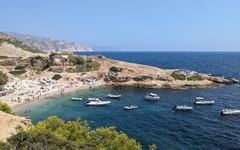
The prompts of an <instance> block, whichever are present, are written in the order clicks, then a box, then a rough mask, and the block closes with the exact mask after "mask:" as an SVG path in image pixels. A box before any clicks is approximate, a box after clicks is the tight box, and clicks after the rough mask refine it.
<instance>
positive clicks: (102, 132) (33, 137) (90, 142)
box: [0, 116, 156, 150]
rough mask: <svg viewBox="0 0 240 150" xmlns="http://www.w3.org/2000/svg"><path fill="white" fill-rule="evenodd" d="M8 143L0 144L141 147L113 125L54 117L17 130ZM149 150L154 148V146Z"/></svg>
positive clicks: (91, 149)
mask: <svg viewBox="0 0 240 150" xmlns="http://www.w3.org/2000/svg"><path fill="white" fill-rule="evenodd" d="M7 142H8V143H2V144H0V145H2V146H4V147H6V148H8V149H10V147H11V149H17V150H25V149H49V150H54V149H65V150H81V149H86V150H97V149H99V150H100V149H101V150H141V145H140V144H139V143H138V142H136V140H134V139H131V138H129V137H128V136H127V135H126V134H125V133H123V132H118V131H116V130H115V129H112V128H97V129H95V130H90V129H89V126H88V125H87V123H86V122H83V121H80V119H77V120H76V121H68V122H64V121H63V120H62V119H59V118H58V117H56V116H50V117H49V118H48V119H47V120H43V121H40V122H38V123H37V124H36V125H35V126H32V127H29V128H27V129H19V131H18V132H17V134H16V135H13V136H12V137H10V138H9V139H8V141H7ZM149 149H151V150H156V145H152V146H150V147H149ZM6 150H7V149H6Z"/></svg>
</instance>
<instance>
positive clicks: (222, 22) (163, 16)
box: [0, 0, 240, 51]
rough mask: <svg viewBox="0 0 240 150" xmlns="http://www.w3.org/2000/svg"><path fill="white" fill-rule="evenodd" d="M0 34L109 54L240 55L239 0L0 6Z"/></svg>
mask: <svg viewBox="0 0 240 150" xmlns="http://www.w3.org/2000/svg"><path fill="white" fill-rule="evenodd" d="M0 14H1V21H0V31H5V32H18V33H24V34H30V35H37V36H42V37H49V38H54V39H63V40H67V41H73V42H78V43H81V44H86V45H90V46H93V47H94V48H96V49H97V50H113V51H121V50H122V51H240V1H239V0H39V1H36V0H34V1H33V0H2V1H1V4H0Z"/></svg>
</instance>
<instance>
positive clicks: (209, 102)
mask: <svg viewBox="0 0 240 150" xmlns="http://www.w3.org/2000/svg"><path fill="white" fill-rule="evenodd" d="M193 103H194V104H196V105H213V104H214V103H215V101H213V100H205V98H203V97H196V99H195V101H194V102H193Z"/></svg>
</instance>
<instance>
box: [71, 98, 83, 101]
mask: <svg viewBox="0 0 240 150" xmlns="http://www.w3.org/2000/svg"><path fill="white" fill-rule="evenodd" d="M72 100H73V101H83V98H72Z"/></svg>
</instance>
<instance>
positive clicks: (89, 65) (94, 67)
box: [87, 62, 101, 71]
mask: <svg viewBox="0 0 240 150" xmlns="http://www.w3.org/2000/svg"><path fill="white" fill-rule="evenodd" d="M100 66H101V64H99V63H98V62H92V63H87V70H88V71H96V70H99V67H100Z"/></svg>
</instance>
